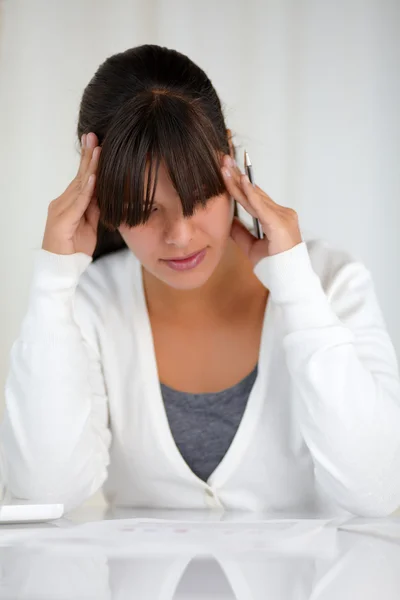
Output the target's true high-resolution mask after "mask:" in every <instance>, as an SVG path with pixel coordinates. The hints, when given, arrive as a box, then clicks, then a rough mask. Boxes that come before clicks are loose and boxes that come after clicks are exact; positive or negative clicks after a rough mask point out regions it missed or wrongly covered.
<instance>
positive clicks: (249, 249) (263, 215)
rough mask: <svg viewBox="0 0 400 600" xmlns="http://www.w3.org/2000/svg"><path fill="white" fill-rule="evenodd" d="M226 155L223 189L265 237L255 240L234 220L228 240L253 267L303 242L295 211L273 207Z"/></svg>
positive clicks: (259, 189) (264, 194)
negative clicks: (253, 218) (234, 243)
mask: <svg viewBox="0 0 400 600" xmlns="http://www.w3.org/2000/svg"><path fill="white" fill-rule="evenodd" d="M231 160H232V159H231V157H230V156H229V155H225V156H224V159H223V166H222V173H223V177H224V181H225V185H226V189H227V190H228V192H229V193H230V194H231V196H233V198H234V199H235V200H237V201H238V202H240V204H241V205H242V206H243V208H244V209H245V210H246V211H247V212H248V213H250V214H251V215H252V216H253V217H256V218H257V219H259V220H260V223H261V226H262V229H263V231H264V235H265V237H264V238H263V239H261V240H259V239H258V238H256V237H254V235H252V234H251V233H250V231H249V230H248V229H247V228H246V226H245V225H243V223H241V221H240V220H239V219H238V218H237V217H234V219H233V223H232V229H231V237H232V238H233V240H234V241H235V242H236V243H237V245H238V246H239V247H240V248H241V249H242V251H243V252H244V253H245V255H246V256H247V257H248V258H249V260H250V261H251V263H252V264H253V267H255V266H256V264H257V263H258V262H259V261H260V260H261V259H262V258H264V257H266V256H273V255H274V254H279V253H280V252H285V250H290V249H291V248H293V247H294V246H297V244H300V243H301V242H302V241H303V240H302V237H301V233H300V229H299V221H298V216H297V213H296V211H295V210H293V209H292V208H287V207H285V206H280V205H279V204H276V202H274V201H273V200H272V198H270V197H269V196H268V194H266V193H265V192H264V191H263V190H262V189H261V188H260V187H258V185H255V186H253V185H252V184H251V183H250V181H249V180H248V178H247V176H246V175H243V174H242V173H241V171H240V169H239V167H238V166H237V165H236V163H233V164H232V163H231V162H230V161H231Z"/></svg>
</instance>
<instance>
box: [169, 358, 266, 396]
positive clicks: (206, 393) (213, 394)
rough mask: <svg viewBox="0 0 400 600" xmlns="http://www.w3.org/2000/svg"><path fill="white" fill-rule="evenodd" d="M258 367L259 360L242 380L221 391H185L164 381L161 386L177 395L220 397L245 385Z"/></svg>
mask: <svg viewBox="0 0 400 600" xmlns="http://www.w3.org/2000/svg"><path fill="white" fill-rule="evenodd" d="M257 368H258V361H257V363H256V365H255V367H253V369H252V370H251V371H250V373H247V375H245V376H244V377H242V379H241V380H240V381H238V382H237V383H234V384H233V385H231V386H229V387H227V388H224V389H223V390H220V391H219V392H197V393H196V392H183V391H182V390H176V389H175V388H173V387H171V386H170V385H166V384H165V383H162V381H160V387H161V389H162V388H164V389H166V390H168V391H169V392H172V393H173V394H175V395H177V396H202V397H203V396H204V397H205V398H211V397H213V396H215V397H217V398H218V397H219V396H223V395H225V394H227V393H229V392H233V391H234V390H237V389H239V388H241V387H242V386H243V387H244V386H245V384H246V383H247V382H248V381H249V379H251V378H252V377H253V376H254V372H255V371H257Z"/></svg>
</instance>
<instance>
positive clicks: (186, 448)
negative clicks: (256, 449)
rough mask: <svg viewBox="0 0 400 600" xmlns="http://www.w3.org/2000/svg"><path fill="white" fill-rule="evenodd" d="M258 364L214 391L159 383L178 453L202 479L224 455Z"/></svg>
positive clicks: (236, 425)
mask: <svg viewBox="0 0 400 600" xmlns="http://www.w3.org/2000/svg"><path fill="white" fill-rule="evenodd" d="M257 371H258V364H257V365H256V366H255V368H254V369H253V370H252V372H251V373H249V374H248V375H246V377H245V378H244V379H242V380H241V381H239V383H237V384H236V385H234V386H232V387H230V388H227V389H225V390H222V391H220V392H217V393H207V394H188V393H186V392H181V391H177V390H174V389H173V388H170V387H168V386H167V385H165V384H163V383H161V384H160V386H161V393H162V396H163V400H164V405H165V409H166V413H167V417H168V422H169V426H170V429H171V432H172V435H173V438H174V440H175V444H176V445H177V447H178V449H179V451H180V453H181V455H182V457H183V458H184V460H185V461H186V463H187V464H188V465H189V467H190V469H191V470H192V471H193V472H194V473H195V474H196V475H197V476H198V477H200V478H201V479H203V481H207V479H208V478H209V477H210V475H211V473H212V472H213V471H214V470H215V469H216V467H217V466H218V464H219V463H220V462H221V460H222V459H223V457H224V456H225V454H226V452H227V450H228V448H229V446H230V445H231V443H232V440H233V438H234V436H235V433H236V431H237V429H238V427H239V424H240V421H241V419H242V416H243V413H244V410H245V408H246V405H247V400H248V397H249V395H250V392H251V389H252V387H253V384H254V381H255V379H256V377H257Z"/></svg>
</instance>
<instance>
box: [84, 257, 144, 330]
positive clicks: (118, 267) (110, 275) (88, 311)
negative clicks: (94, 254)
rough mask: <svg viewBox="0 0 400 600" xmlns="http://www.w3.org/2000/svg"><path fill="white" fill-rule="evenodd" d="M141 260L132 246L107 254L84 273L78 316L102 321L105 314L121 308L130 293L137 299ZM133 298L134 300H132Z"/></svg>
mask: <svg viewBox="0 0 400 600" xmlns="http://www.w3.org/2000/svg"><path fill="white" fill-rule="evenodd" d="M138 266H139V263H138V259H137V258H136V256H135V255H134V254H133V252H132V251H131V250H130V249H129V248H124V249H122V250H118V251H116V252H112V253H110V254H107V255H106V256H103V257H101V258H99V259H98V260H96V261H95V262H92V263H90V264H89V266H88V267H87V269H86V270H85V271H84V272H83V273H82V275H81V276H80V278H79V282H78V285H77V288H76V293H75V310H76V313H77V316H78V319H80V320H81V322H82V323H83V322H84V321H88V320H92V319H95V320H97V321H99V320H100V321H101V320H103V318H104V315H105V313H107V311H110V310H115V309H118V307H121V306H122V304H123V301H124V298H125V299H126V297H127V295H129V296H130V297H131V298H132V299H133V296H134V294H133V287H134V286H135V285H136V280H137V275H138V273H139V269H138ZM132 301H133V300H132Z"/></svg>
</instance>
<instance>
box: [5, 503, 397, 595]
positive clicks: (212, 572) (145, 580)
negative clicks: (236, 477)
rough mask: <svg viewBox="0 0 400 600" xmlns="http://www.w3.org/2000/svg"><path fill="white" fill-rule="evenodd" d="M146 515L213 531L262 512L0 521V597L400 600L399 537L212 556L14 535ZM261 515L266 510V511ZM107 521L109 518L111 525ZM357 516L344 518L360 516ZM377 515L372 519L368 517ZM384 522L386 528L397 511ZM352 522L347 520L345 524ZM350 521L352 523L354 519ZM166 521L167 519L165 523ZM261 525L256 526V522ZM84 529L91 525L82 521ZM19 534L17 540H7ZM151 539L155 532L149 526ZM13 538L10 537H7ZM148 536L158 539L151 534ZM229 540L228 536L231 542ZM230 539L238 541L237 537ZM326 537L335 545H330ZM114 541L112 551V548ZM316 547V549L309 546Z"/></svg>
mask: <svg viewBox="0 0 400 600" xmlns="http://www.w3.org/2000/svg"><path fill="white" fill-rule="evenodd" d="M132 517H139V518H140V517H142V518H146V517H150V518H162V519H169V520H171V519H177V520H185V521H186V522H188V523H189V527H190V523H192V524H193V523H194V522H196V521H199V520H202V521H204V522H205V523H208V526H210V523H212V524H213V525H212V527H215V528H218V527H220V526H221V524H222V525H223V526H225V524H227V525H228V526H229V527H230V526H232V528H233V529H232V535H233V536H235V532H234V529H235V527H237V528H240V526H241V525H242V526H243V524H244V523H246V522H250V523H251V522H252V523H253V525H254V523H257V521H259V520H260V519H262V518H263V515H255V514H252V513H248V514H246V513H238V514H235V513H213V512H200V511H196V512H182V511H180V512H178V511H147V510H134V511H133V510H132V511H128V510H119V511H114V512H112V511H111V512H110V511H106V509H95V508H93V509H89V508H87V509H81V510H78V511H75V512H74V513H71V514H70V515H69V516H68V518H67V519H62V520H60V521H59V522H55V523H51V524H42V525H39V524H37V525H30V526H28V527H23V528H22V527H21V526H18V525H14V526H11V525H7V526H2V527H1V529H0V544H1V546H0V574H1V585H0V599H7V600H14V599H18V600H28V599H29V600H50V599H51V600H59V599H63V600H66V599H68V600H86V599H89V598H90V599H93V600H94V599H96V600H105V599H107V600H110V599H113V600H128V599H129V600H133V599H134V600H172V599H174V600H184V599H186V600H189V599H192V600H203V599H206V598H207V599H212V600H222V599H224V600H227V599H228V598H229V599H235V598H236V599H238V600H261V599H263V600H264V599H271V600H306V599H307V600H316V599H318V600H347V599H349V600H350V599H351V600H372V599H374V600H375V599H378V598H379V600H395V599H396V600H398V598H400V536H399V538H398V539H397V540H396V539H392V540H389V539H385V538H383V537H377V536H373V535H366V534H361V533H354V532H349V531H341V530H337V529H336V528H334V531H333V535H334V537H330V538H329V540H330V541H329V546H330V548H329V551H328V552H325V548H324V547H323V546H321V545H320V544H319V545H318V543H317V541H316V542H315V544H314V542H313V543H311V544H310V543H308V544H307V549H306V548H304V552H303V551H302V548H301V544H300V547H299V546H297V549H296V551H293V552H286V551H285V552H282V551H271V550H269V551H265V550H257V549H254V550H252V551H249V552H247V551H246V552H241V551H238V547H237V544H236V546H235V544H234V543H232V548H231V549H230V548H228V549H225V550H224V551H223V552H221V551H217V552H216V553H214V555H211V553H210V554H209V555H207V554H205V553H204V552H203V553H198V552H193V551H187V552H186V551H182V549H179V548H178V546H177V547H176V548H174V547H173V544H171V545H169V546H168V547H165V551H160V546H158V547H157V548H158V549H157V551H156V552H154V553H151V552H149V551H148V549H147V551H146V552H143V554H140V552H139V553H138V552H137V551H136V552H134V553H129V552H127V551H126V548H125V550H124V551H123V552H122V551H121V554H120V555H119V553H118V548H117V549H116V546H115V544H114V545H112V544H111V539H110V547H107V543H104V540H103V542H101V543H100V542H98V543H97V542H96V541H94V542H93V541H92V543H91V546H87V545H86V542H85V539H84V535H83V534H82V536H81V538H82V539H75V540H74V542H73V543H70V542H69V541H68V540H63V541H61V543H58V544H57V545H56V544H54V545H53V544H52V543H51V542H49V541H47V542H46V544H43V545H42V546H40V547H38V546H36V547H35V546H32V545H31V544H30V543H28V539H27V540H24V539H23V538H18V534H21V535H25V534H27V533H29V534H31V533H32V532H33V530H34V529H36V530H37V529H38V528H40V530H41V532H43V531H44V532H45V534H46V535H47V534H49V535H50V533H51V532H54V533H56V532H55V529H56V528H57V532H60V531H64V532H67V530H68V531H70V532H72V529H74V532H73V533H74V535H75V534H76V532H78V531H83V530H84V529H82V528H81V529H79V528H77V526H79V525H80V524H84V523H90V522H91V523H92V525H91V527H92V526H93V523H94V522H96V521H101V522H102V523H101V526H105V527H106V528H107V527H115V526H117V525H118V524H117V523H116V520H117V519H118V520H119V524H121V523H122V521H120V519H127V518H132ZM264 518H265V517H264ZM110 521H113V522H112V523H110ZM363 521H364V520H362V519H354V520H352V521H351V523H362V522H363ZM372 521H374V520H372ZM379 521H380V522H382V523H383V522H384V521H385V522H387V523H388V524H390V527H389V529H390V528H391V527H393V531H394V530H395V528H396V527H397V531H399V528H400V517H392V518H391V519H387V520H379ZM348 523H349V522H348ZM351 523H350V524H351ZM167 525H168V526H171V524H170V523H167ZM259 526H260V524H259ZM86 527H88V526H86ZM10 534H12V535H16V536H17V537H16V538H15V540H11V541H10V540H9V541H8V542H7V541H5V540H6V539H7V536H10ZM153 535H154V536H157V533H153ZM10 539H11V538H10ZM153 539H156V537H154V538H153ZM233 539H234V537H233V538H232V540H233ZM236 539H237V538H236ZM332 541H334V544H333V545H332ZM111 546H112V551H111ZM314 548H315V549H316V550H315V551H314Z"/></svg>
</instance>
